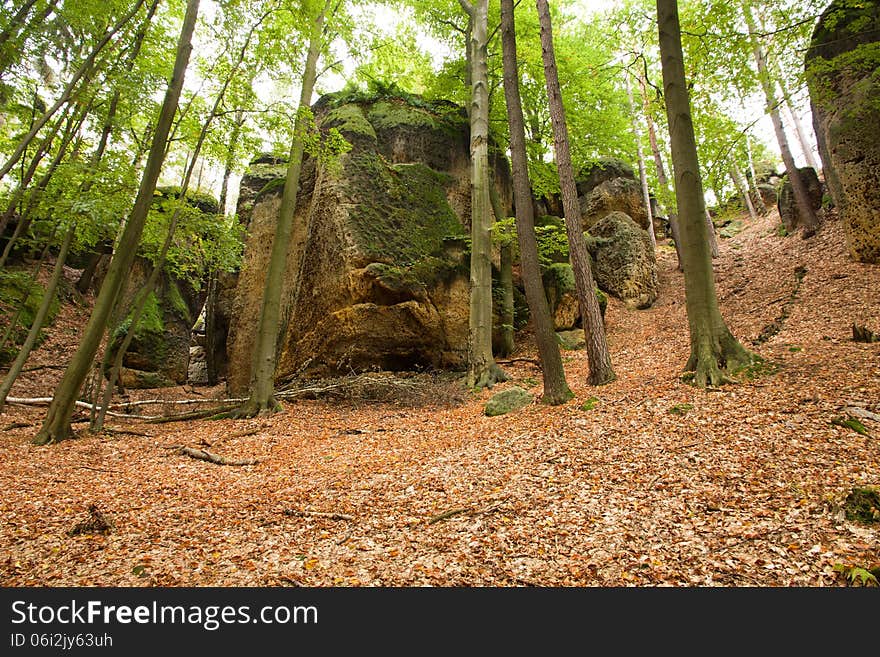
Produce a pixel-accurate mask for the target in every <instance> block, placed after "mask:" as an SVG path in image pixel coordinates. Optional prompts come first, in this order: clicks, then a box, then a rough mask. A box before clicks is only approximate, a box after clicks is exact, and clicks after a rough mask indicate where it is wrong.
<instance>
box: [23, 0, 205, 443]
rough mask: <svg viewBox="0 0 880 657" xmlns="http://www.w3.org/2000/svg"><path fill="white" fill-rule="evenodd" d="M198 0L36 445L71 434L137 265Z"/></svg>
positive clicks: (192, 1)
mask: <svg viewBox="0 0 880 657" xmlns="http://www.w3.org/2000/svg"><path fill="white" fill-rule="evenodd" d="M198 9H199V0H188V2H187V6H186V14H185V16H184V19H183V26H182V28H181V33H180V38H179V39H178V45H177V55H176V58H175V62H174V71H173V74H172V77H171V81H170V82H169V84H168V88H167V90H166V92H165V99H164V101H163V103H162V109H161V111H160V113H159V118H158V121H157V123H156V129H155V131H154V132H153V140H152V145H151V147H150V153H149V156H148V158H147V164H146V168H145V169H144V175H143V178H142V179H141V184H140V188H139V189H138V193H137V197H136V198H135V202H134V207H133V208H132V211H131V215H130V216H129V219H128V222H127V223H126V225H125V229H124V230H123V233H122V236H121V238H120V248H119V249H117V250H116V252H115V253H114V255H113V258H112V259H111V260H110V266H109V268H108V271H107V275H106V277H105V278H104V283H103V285H102V286H101V291H100V292H99V294H98V298H97V299H96V301H95V306H94V308H93V310H92V314H91V316H90V317H89V321H88V323H87V324H86V327H85V329H84V330H83V335H82V339H81V341H80V344H79V347H78V348H77V350H76V353H75V354H74V355H73V358H72V360H71V361H70V363H69V365H68V366H67V370H66V371H65V372H64V376H63V377H62V379H61V382H60V383H59V384H58V387H57V388H56V390H55V395H54V396H53V399H52V403H51V404H50V406H49V410H48V412H47V414H46V419H45V421H44V422H43V426H42V428H41V429H40V431H39V433H37V435H36V436H35V437H34V441H33V442H34V443H35V444H37V445H45V444H48V443H53V442H59V441H61V440H63V439H65V438H67V437H68V436H69V435H70V415H71V413H72V412H73V408H74V406H75V402H76V399H77V396H78V395H79V391H80V388H81V387H82V384H83V382H84V381H85V379H86V377H87V376H88V373H89V370H90V368H91V366H92V361H93V360H94V357H95V354H96V353H97V351H98V347H99V346H100V342H101V338H102V337H103V334H104V330H105V328H106V326H107V321H108V319H109V317H110V313H111V311H112V309H113V305H114V303H115V301H116V298H117V296H118V294H119V290H120V289H121V287H122V285H123V284H124V282H125V279H126V277H127V276H128V272H129V270H130V269H131V265H132V263H133V261H134V257H135V253H136V250H137V246H138V243H139V241H140V236H141V233H142V232H143V228H144V223H145V222H146V219H147V214H148V212H149V210H150V206H151V205H152V202H153V192H154V191H155V189H156V183H157V181H158V179H159V172H160V170H161V168H162V162H163V161H164V158H165V150H166V143H165V142H166V139H167V137H168V133H169V132H170V130H171V123H172V122H173V120H174V114H175V111H176V109H177V104H178V101H179V99H180V93H181V90H182V89H183V80H184V75H185V73H186V68H187V65H188V63H189V57H190V53H191V52H192V34H193V30H194V28H195V23H196V17H197V15H198Z"/></svg>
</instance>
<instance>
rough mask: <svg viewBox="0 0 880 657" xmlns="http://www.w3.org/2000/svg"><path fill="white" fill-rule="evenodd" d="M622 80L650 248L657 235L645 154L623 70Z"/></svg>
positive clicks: (626, 77) (625, 72)
mask: <svg viewBox="0 0 880 657" xmlns="http://www.w3.org/2000/svg"><path fill="white" fill-rule="evenodd" d="M623 82H624V84H625V85H626V96H627V98H628V99H629V112H630V114H631V115H632V123H633V132H634V133H635V136H636V158H637V159H638V161H639V182H641V184H642V200H643V202H644V203H645V212H646V213H647V214H648V237H650V238H651V248H652V249H655V250H656V249H657V237H656V236H655V235H654V217H653V213H652V212H651V190H650V189H648V176H647V174H646V173H645V156H644V155H643V154H642V129H641V128H640V127H639V120H638V115H637V114H636V104H635V102H634V101H633V94H632V89H631V88H630V86H629V72H627V71H624V77H623Z"/></svg>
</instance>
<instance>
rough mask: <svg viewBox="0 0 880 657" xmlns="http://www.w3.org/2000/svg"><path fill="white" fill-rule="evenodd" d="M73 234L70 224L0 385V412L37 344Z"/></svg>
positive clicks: (74, 228) (73, 228) (56, 288)
mask: <svg viewBox="0 0 880 657" xmlns="http://www.w3.org/2000/svg"><path fill="white" fill-rule="evenodd" d="M75 232H76V226H75V225H73V224H71V226H70V227H69V228H68V229H67V233H65V235H64V240H63V241H62V242H61V250H60V251H59V253H58V258H57V259H56V260H55V268H54V269H53V270H52V277H51V278H50V279H49V284H48V285H47V286H46V291H45V292H44V294H43V300H42V301H41V302H40V307H39V309H38V310H37V314H36V315H35V316H34V321H33V322H32V323H31V328H30V330H29V331H28V334H27V337H26V338H25V340H24V344H22V346H21V348H20V349H19V351H18V355H17V356H16V358H15V361H13V363H12V365H11V366H10V367H9V371H8V372H7V373H6V376H5V377H4V379H3V383H2V384H0V412H2V411H3V405H4V404H5V403H6V397H7V396H8V395H9V391H10V390H11V389H12V384H14V383H15V380H16V379H17V378H18V375H19V374H21V370H22V368H23V367H24V364H25V362H26V361H27V359H28V356H30V353H31V350H32V349H33V348H34V345H35V344H37V338H38V337H39V335H40V331H41V330H42V329H43V324H44V323H45V322H46V317H48V316H49V309H50V308H51V307H52V301H53V300H54V299H55V293H56V291H57V290H58V282H59V281H60V280H61V274H62V273H63V271H64V263H65V262H66V260H67V253H68V251H69V250H70V243H71V242H72V241H73V235H74V233H75Z"/></svg>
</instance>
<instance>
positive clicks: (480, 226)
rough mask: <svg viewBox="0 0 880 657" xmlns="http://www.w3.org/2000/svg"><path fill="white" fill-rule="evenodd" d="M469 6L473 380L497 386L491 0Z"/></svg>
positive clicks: (470, 376) (462, 1) (470, 371)
mask: <svg viewBox="0 0 880 657" xmlns="http://www.w3.org/2000/svg"><path fill="white" fill-rule="evenodd" d="M459 3H460V4H461V5H462V7H464V8H465V10H466V11H467V12H468V17H469V20H470V25H471V30H470V39H469V40H468V56H469V57H470V79H471V100H470V114H469V116H470V128H471V130H470V133H471V134H470V139H471V144H470V152H471V271H470V314H469V320H468V374H467V383H468V386H469V387H471V388H473V387H476V388H491V387H492V386H494V385H495V384H496V383H498V382H500V381H506V380H507V378H508V377H507V375H506V374H505V373H504V371H503V370H502V369H501V368H500V367H499V366H498V365H497V364H496V363H495V356H494V354H493V353H492V260H491V257H492V238H491V233H490V231H491V228H492V214H491V209H490V205H491V202H490V201H491V200H490V198H489V185H490V180H489V69H488V53H487V43H488V38H489V37H488V31H489V25H488V23H489V2H488V0H476V1H475V2H473V3H468V2H466V1H465V0H459Z"/></svg>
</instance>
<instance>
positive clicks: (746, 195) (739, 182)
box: [730, 164, 758, 221]
mask: <svg viewBox="0 0 880 657" xmlns="http://www.w3.org/2000/svg"><path fill="white" fill-rule="evenodd" d="M730 177H731V179H732V180H733V184H734V186H735V187H736V189H737V191H738V192H739V195H740V196H742V199H743V203H745V206H746V210H748V211H749V217H751V219H752V221H755V220H756V219H757V218H758V213H757V211H756V210H755V205H754V204H753V203H752V197H751V194H750V190H749V187H748V183H746V182H744V181H743V175H742V173H741V172H740V170H739V167H738V166H736V165H735V164H734V165H733V166H732V167H730Z"/></svg>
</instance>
